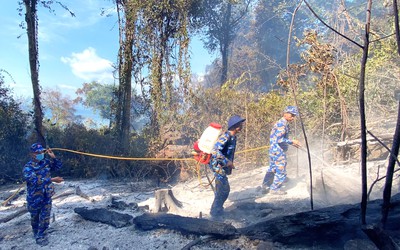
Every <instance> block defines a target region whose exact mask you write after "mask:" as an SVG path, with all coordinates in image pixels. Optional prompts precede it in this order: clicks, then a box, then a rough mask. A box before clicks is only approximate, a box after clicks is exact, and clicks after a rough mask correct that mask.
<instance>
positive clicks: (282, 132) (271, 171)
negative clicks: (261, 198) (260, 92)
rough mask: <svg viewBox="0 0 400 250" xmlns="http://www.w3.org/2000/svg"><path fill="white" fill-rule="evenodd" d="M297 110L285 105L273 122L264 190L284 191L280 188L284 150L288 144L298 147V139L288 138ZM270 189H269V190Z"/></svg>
mask: <svg viewBox="0 0 400 250" xmlns="http://www.w3.org/2000/svg"><path fill="white" fill-rule="evenodd" d="M298 114H299V113H298V110H297V108H296V107H295V106H287V107H286V108H285V110H284V114H283V117H282V118H281V119H279V120H278V122H277V123H275V125H274V127H273V128H272V130H271V134H270V138H269V143H270V148H269V152H268V153H269V164H270V166H269V168H268V170H267V173H266V174H265V177H264V180H263V183H262V186H263V188H264V190H265V191H264V192H265V193H266V192H268V191H269V192H270V193H271V194H277V195H284V194H286V192H285V191H283V190H281V187H282V183H283V182H284V181H285V179H286V164H287V161H286V151H287V150H288V148H289V145H293V146H295V147H300V146H301V145H300V143H299V141H298V140H291V139H289V133H290V126H289V123H290V122H292V121H293V120H294V119H295V117H296V116H298ZM269 189H270V190H269Z"/></svg>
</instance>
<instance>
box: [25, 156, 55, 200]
mask: <svg viewBox="0 0 400 250" xmlns="http://www.w3.org/2000/svg"><path fill="white" fill-rule="evenodd" d="M61 167H62V162H61V160H59V159H51V160H49V159H43V160H41V161H39V162H35V161H33V160H30V161H29V162H28V163H26V164H25V166H24V169H23V175H24V178H25V181H26V186H27V196H26V200H27V202H28V207H36V206H38V205H40V203H42V202H43V201H44V200H45V199H50V198H51V197H52V196H53V194H54V184H53V183H52V182H51V175H50V172H51V171H55V170H59V169H60V168H61Z"/></svg>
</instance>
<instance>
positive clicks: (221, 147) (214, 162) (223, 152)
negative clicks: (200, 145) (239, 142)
mask: <svg viewBox="0 0 400 250" xmlns="http://www.w3.org/2000/svg"><path fill="white" fill-rule="evenodd" d="M235 150H236V136H232V135H231V134H230V132H229V131H226V132H225V133H223V134H222V135H221V136H220V137H219V139H218V141H217V142H216V143H215V146H214V148H213V150H212V152H211V161H210V167H211V170H212V171H213V172H214V173H215V175H216V176H217V177H219V178H222V177H224V176H226V175H227V174H230V169H227V168H228V167H227V166H226V165H227V163H228V162H229V161H231V162H233V160H234V159H235Z"/></svg>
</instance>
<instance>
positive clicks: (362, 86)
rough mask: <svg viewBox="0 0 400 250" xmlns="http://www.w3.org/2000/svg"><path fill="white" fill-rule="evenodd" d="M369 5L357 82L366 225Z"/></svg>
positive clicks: (369, 5)
mask: <svg viewBox="0 0 400 250" xmlns="http://www.w3.org/2000/svg"><path fill="white" fill-rule="evenodd" d="M371 6H372V0H368V5H367V17H366V22H365V34H364V47H363V56H362V59H361V70H360V71H361V72H360V83H359V103H360V126H361V190H362V194H361V215H360V216H361V224H362V225H366V223H367V222H366V218H365V217H366V212H367V200H368V189H367V188H368V187H367V185H368V183H367V127H366V122H365V99H364V92H365V68H366V65H367V60H368V50H369V29H370V20H371Z"/></svg>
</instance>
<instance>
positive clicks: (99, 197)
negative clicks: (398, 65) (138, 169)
mask: <svg viewBox="0 0 400 250" xmlns="http://www.w3.org/2000/svg"><path fill="white" fill-rule="evenodd" d="M385 164H386V161H380V162H373V163H370V165H369V168H370V169H372V170H374V169H376V168H377V167H379V166H383V165H385ZM300 165H301V164H300ZM290 166H293V164H289V165H288V178H289V181H288V182H287V183H286V184H285V187H284V189H285V190H286V191H287V194H286V195H279V196H277V195H272V194H262V193H261V190H260V184H261V182H262V179H263V177H264V174H265V171H266V169H267V166H260V167H256V168H254V169H252V170H248V169H244V168H243V169H241V168H240V166H238V168H237V169H235V170H234V172H233V174H232V175H231V176H230V177H229V181H230V186H231V192H230V195H229V198H228V200H227V201H226V203H225V212H226V213H225V214H226V215H225V216H224V217H223V218H222V220H223V221H224V222H225V223H229V224H232V225H233V226H235V227H236V228H241V227H245V226H248V225H250V224H253V223H256V222H258V221H261V220H269V219H272V218H276V217H279V216H283V215H290V214H294V213H298V212H303V211H310V210H311V202H310V192H309V183H310V181H309V174H308V165H307V164H303V165H302V167H299V168H297V167H290ZM316 170H317V171H316V172H315V174H314V178H313V186H314V189H313V190H314V191H313V207H314V209H319V208H324V207H327V206H331V205H337V204H350V203H358V202H359V201H360V199H361V195H360V192H359V190H361V188H360V180H359V179H361V178H360V173H359V171H360V166H359V163H355V164H350V165H346V166H332V167H331V168H326V167H320V168H319V169H316ZM373 173H375V171H374V172H373ZM321 176H323V178H321ZM371 176H372V177H371V178H375V177H374V174H371ZM396 178H397V179H396V181H395V182H394V186H393V194H395V193H399V192H400V184H399V181H398V179H399V178H398V175H396ZM372 180H373V179H372ZM372 180H370V181H372ZM383 183H384V181H381V182H379V183H378V184H377V185H375V187H374V190H373V192H372V193H371V198H372V199H375V198H381V197H382V185H383ZM207 184H208V181H207V179H206V178H202V179H201V180H199V179H198V178H197V177H194V178H192V179H191V180H189V181H186V182H180V183H178V184H176V185H174V186H170V187H167V188H170V189H172V191H173V194H174V195H175V197H176V198H177V199H178V200H179V201H181V202H182V203H183V208H181V209H179V211H176V212H174V213H175V214H178V215H181V216H189V217H195V218H198V217H199V215H200V214H202V217H203V218H206V219H207V218H210V217H209V209H210V206H211V203H212V201H213V198H214V195H213V191H212V189H211V187H210V186H208V185H207ZM56 186H57V190H56V192H57V194H58V195H59V194H62V193H65V192H68V191H74V190H76V188H77V187H79V188H80V190H81V191H82V192H83V193H84V194H86V195H87V196H88V198H87V199H85V198H84V197H82V196H79V195H76V194H72V195H68V196H64V197H62V198H59V199H55V200H54V201H53V209H52V219H51V225H50V229H49V241H50V243H49V245H47V246H45V247H40V246H38V245H36V243H35V241H34V238H33V234H32V230H31V227H30V218H29V214H28V213H25V214H23V215H21V216H19V217H17V218H14V219H12V220H10V221H8V222H5V223H1V224H0V250H5V249H71V250H72V249H73V250H79V249H85V250H88V249H90V250H95V249H99V250H100V249H103V250H106V249H122V250H123V249H143V250H144V249H149V250H150V249H182V248H183V247H184V246H186V245H187V244H189V243H190V242H192V241H193V240H195V239H197V238H198V236H194V235H187V234H186V235H185V234H182V233H180V232H177V231H174V230H167V229H157V230H151V231H141V230H139V229H137V228H135V226H134V225H133V226H128V227H122V228H115V227H113V226H111V225H108V224H102V223H99V222H91V221H87V220H85V219H83V218H82V217H80V215H78V214H76V213H75V212H74V208H76V207H87V208H89V209H91V208H109V209H112V208H110V205H111V200H112V198H114V199H118V200H120V201H124V202H125V203H126V204H129V203H137V204H138V205H139V206H140V207H148V209H149V211H150V212H151V211H152V210H153V209H154V204H155V198H154V191H155V190H157V188H156V187H154V186H152V185H150V184H148V183H144V182H139V183H138V182H130V181H114V180H96V179H91V180H68V179H66V180H65V182H63V183H61V184H57V185H56ZM18 188H19V186H18V185H11V186H3V187H1V189H0V191H1V193H0V198H1V199H2V201H3V200H5V199H6V198H7V197H8V196H9V194H12V193H13V192H15V191H16V190H17V189H18ZM249 202H252V203H256V204H258V203H262V204H267V205H268V206H267V207H268V209H264V210H262V211H260V210H257V209H255V208H249V207H248V206H244V205H243V204H249ZM23 206H25V194H23V195H21V196H19V197H18V198H17V199H15V200H13V201H12V203H11V205H9V206H2V207H0V219H1V218H4V217H6V216H7V215H10V214H12V213H13V212H15V211H16V209H18V208H20V207H23ZM264 208H265V207H264ZM115 211H118V212H120V213H126V214H130V215H132V216H133V217H136V216H139V215H141V214H143V212H144V210H143V209H130V208H127V209H125V210H123V211H121V210H115ZM371 244H372V243H371ZM191 249H210V250H211V249H221V250H225V249H232V250H233V249H249V250H251V249H300V248H295V247H287V246H284V245H282V244H281V243H277V242H260V241H257V240H250V239H248V238H246V237H240V238H237V239H231V240H213V241H210V242H206V243H201V244H198V245H195V246H193V247H192V248H191ZM349 249H351V248H349ZM369 249H374V246H373V245H370V248H369Z"/></svg>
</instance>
